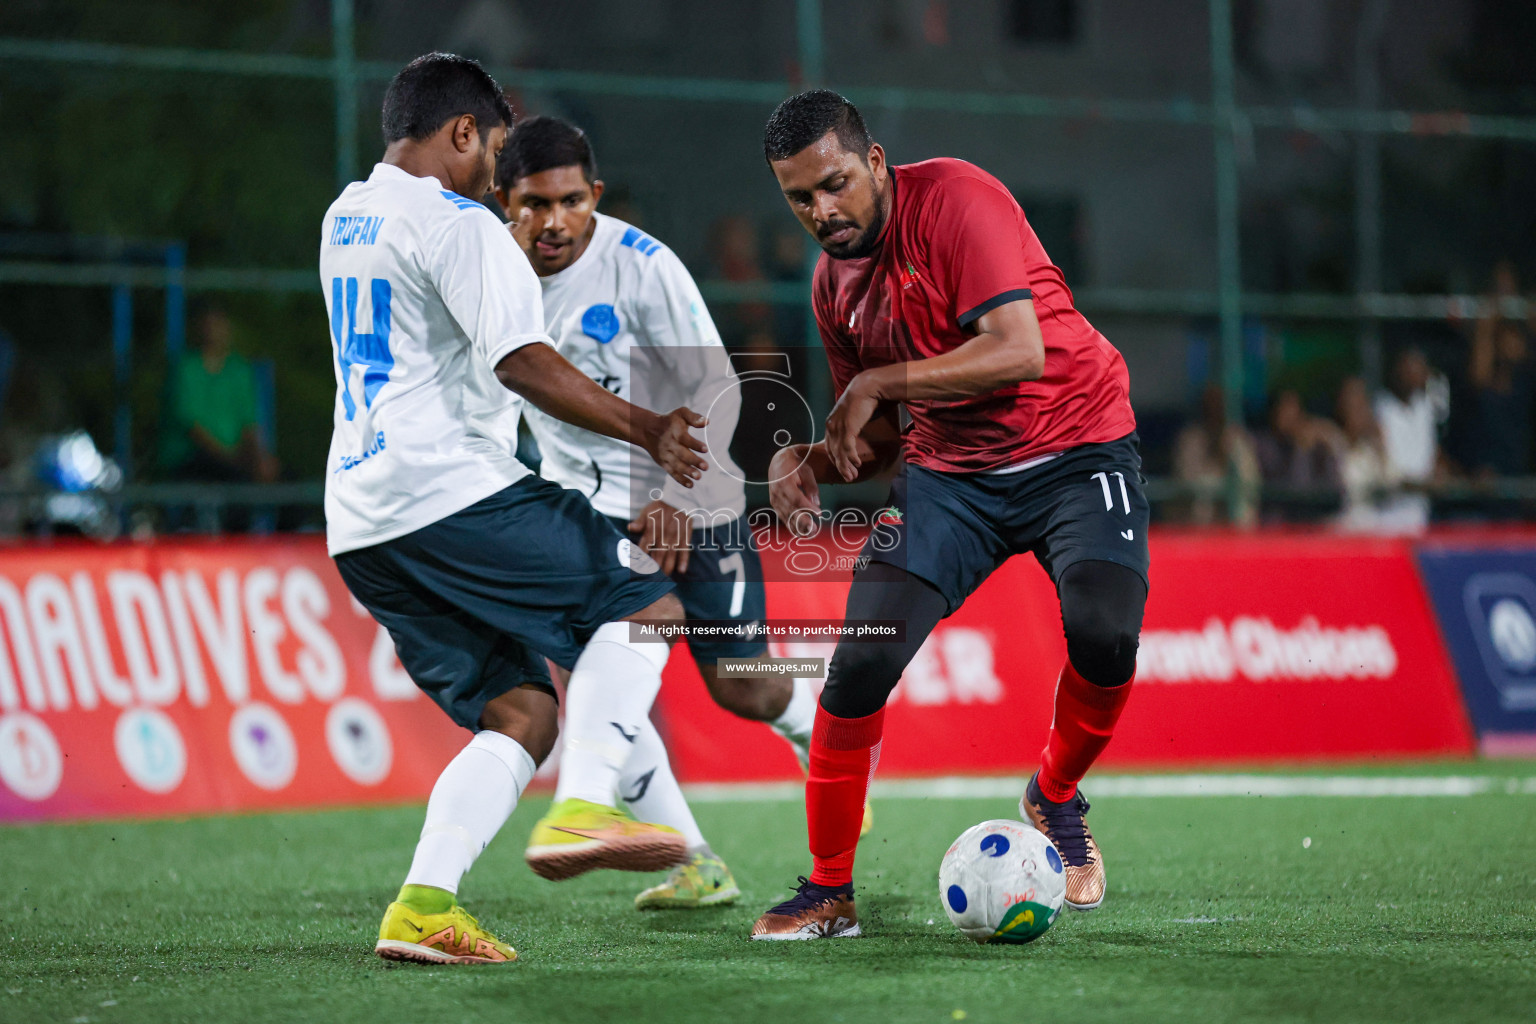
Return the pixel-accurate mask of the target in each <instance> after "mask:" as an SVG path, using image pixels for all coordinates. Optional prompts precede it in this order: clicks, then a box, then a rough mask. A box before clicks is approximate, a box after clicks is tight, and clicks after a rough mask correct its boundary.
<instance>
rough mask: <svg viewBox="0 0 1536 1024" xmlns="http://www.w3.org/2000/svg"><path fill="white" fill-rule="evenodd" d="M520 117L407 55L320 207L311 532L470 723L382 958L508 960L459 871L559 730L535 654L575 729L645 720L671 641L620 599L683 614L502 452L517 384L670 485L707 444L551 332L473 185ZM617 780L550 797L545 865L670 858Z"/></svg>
mask: <svg viewBox="0 0 1536 1024" xmlns="http://www.w3.org/2000/svg"><path fill="white" fill-rule="evenodd" d="M511 121H512V112H511V109H510V108H509V107H508V105H507V101H506V99H505V98H504V97H503V95H502V92H501V89H500V87H499V86H498V85H497V84H496V82H495V81H494V80H492V78H491V77H490V76H489V75H488V74H486V73H485V71H484V70H482V69H481V67H480V65H479V64H477V63H475V62H474V61H471V60H466V59H465V58H463V57H456V56H453V55H451V54H442V53H432V54H427V55H426V56H424V57H420V58H418V59H416V60H414V61H412V62H411V63H410V64H409V65H407V66H406V67H405V68H404V69H403V70H401V71H400V72H399V74H397V75H396V76H395V77H394V79H393V80H392V81H391V82H390V84H389V88H388V90H387V91H386V93H385V96H384V109H383V129H384V139H385V143H386V149H385V152H384V158H383V160H382V162H380V163H379V164H377V165H376V166H375V167H374V169H373V173H372V174H371V175H369V177H368V180H366V181H361V182H354V183H353V184H351V185H349V186H347V188H346V189H345V190H344V191H343V192H342V193H341V195H340V196H339V197H338V198H337V199H336V201H335V202H334V203H333V204H332V205H331V208H330V209H329V210H328V211H327V212H326V214H325V220H324V222H323V224H322V227H321V235H320V284H321V288H322V290H323V292H324V294H325V300H326V305H327V309H328V313H329V321H330V334H331V343H332V351H331V358H332V363H333V366H334V367H335V369H336V404H335V411H334V431H333V434H332V438H331V450H330V455H329V457H328V460H327V465H326V487H325V514H326V540H327V547H328V549H329V551H330V553H331V555H332V556H333V557H334V559H335V562H336V567H337V570H338V571H339V572H340V574H341V576H342V579H343V580H344V581H345V582H346V585H347V588H348V589H349V590H350V591H351V592H352V594H353V596H354V597H356V598H357V600H358V601H359V602H361V603H362V605H363V606H364V607H366V608H367V609H368V611H369V612H370V613H372V615H373V616H374V618H375V619H377V620H378V621H379V622H380V623H381V624H383V625H384V626H385V628H387V629H388V630H389V633H390V636H391V638H392V639H393V640H394V643H395V649H396V651H397V652H398V654H399V656H400V661H401V663H402V664H403V665H404V666H405V669H406V671H407V672H408V673H410V676H411V678H412V680H414V681H415V683H416V684H417V686H419V687H420V688H421V689H422V690H423V691H424V692H425V693H426V694H427V695H428V696H429V697H431V698H432V699H433V701H435V702H436V703H437V704H438V706H439V707H441V708H442V709H443V711H445V712H446V713H447V714H448V715H449V717H451V718H452V719H453V720H454V721H455V722H457V723H458V724H459V725H462V726H464V727H465V728H466V729H469V730H470V731H472V732H473V733H474V734H475V735H474V739H473V740H471V741H470V743H469V745H468V746H466V747H465V748H464V749H463V750H462V751H461V752H460V753H459V754H458V755H457V756H456V757H455V758H454V759H453V760H452V761H451V762H450V763H449V764H448V766H447V768H445V769H444V770H443V773H442V775H441V776H440V777H439V778H438V780H437V783H436V785H435V786H434V787H433V790H432V796H431V798H430V800H429V801H428V803H427V813H426V823H425V826H424V827H423V829H422V833H421V838H420V841H419V842H418V844H417V847H416V852H415V857H414V859H413V860H412V862H411V867H410V870H409V871H408V872H407V874H406V877H405V885H404V886H403V887H402V888H401V890H400V894H399V896H398V897H397V898H396V900H395V902H393V903H391V904H390V905H389V908H388V910H387V911H386V912H385V915H384V920H383V922H382V924H381V925H380V927H379V940H378V944H377V946H376V947H375V951H376V952H377V953H378V954H379V955H380V956H382V957H385V958H387V959H393V960H410V961H417V962H426V963H453V964H466V963H507V962H510V961H511V960H513V959H515V958H516V956H517V954H516V953H515V952H514V951H513V950H512V948H511V947H510V946H509V945H507V944H506V943H504V942H502V941H501V940H500V939H498V938H497V937H496V936H495V935H493V934H491V932H489V931H488V930H486V929H484V928H482V927H481V926H480V925H479V924H478V922H476V921H475V919H474V918H473V917H471V916H470V915H469V914H468V913H467V912H466V911H465V910H464V908H463V907H462V906H460V905H459V904H458V902H457V899H456V895H457V892H458V888H459V884H460V881H461V879H462V877H463V875H464V873H465V872H466V871H468V870H469V867H470V865H471V864H472V863H473V862H474V860H475V858H476V857H477V856H478V855H479V854H480V851H481V850H483V849H484V848H485V846H486V844H487V843H489V842H490V841H491V839H492V837H494V836H495V834H496V832H497V831H498V830H499V829H500V828H501V826H502V825H503V824H504V823H505V822H506V820H507V817H508V816H509V815H510V814H511V813H512V809H513V808H514V807H515V806H516V805H517V800H518V798H519V797H520V796H521V795H522V792H523V788H524V787H525V786H526V785H527V784H528V781H529V779H530V778H532V776H533V773H534V770H535V768H536V767H537V766H538V763H539V762H540V761H542V760H543V759H544V758H545V757H546V756H548V754H549V752H550V750H551V749H552V747H553V745H554V741H555V735H556V716H555V711H556V707H555V694H554V687H553V685H552V684H551V682H550V678H549V673H548V670H547V668H546V667H545V658H546V657H547V658H549V659H551V660H553V661H555V662H556V663H557V664H559V665H562V666H564V667H566V668H568V669H570V670H571V676H570V685H569V688H568V691H567V713H566V732H567V735H568V736H573V737H575V738H576V739H577V740H578V741H585V742H589V743H595V742H599V741H600V740H601V739H604V738H605V734H606V733H607V732H609V731H611V729H613V728H617V729H620V730H621V731H622V730H626V729H627V730H631V731H638V730H639V729H640V728H641V727H642V725H644V723H645V722H646V721H647V717H648V715H649V712H650V706H651V702H652V700H654V699H655V696H656V692H657V690H658V689H659V688H660V686H661V669H662V666H663V665H664V664H665V663H666V657H667V647H666V645H664V644H659V643H654V642H652V643H645V642H635V640H634V639H632V638H631V634H630V630H631V625H630V621H629V620H633V619H636V618H645V619H649V620H661V621H663V622H678V621H680V620H681V618H682V606H681V604H680V603H679V602H678V599H677V598H676V596H674V594H673V590H674V588H673V585H672V583H671V581H669V580H668V579H667V578H666V577H665V576H664V575H663V574H662V573H661V572H660V571H658V567H657V566H656V565H655V564H654V563H651V562H649V559H644V560H642V561H640V562H639V563H638V564H637V563H636V560H635V559H634V558H632V556H631V552H632V549H633V544H632V543H631V542H630V541H629V540H628V539H627V538H625V537H623V536H622V535H621V534H620V533H619V532H618V531H617V530H615V529H614V528H613V526H612V525H611V524H610V523H609V522H608V521H607V520H605V519H604V518H603V517H602V516H600V515H598V514H597V513H595V512H594V511H593V510H592V507H591V506H590V505H589V504H588V503H587V502H586V501H585V500H584V499H583V498H582V496H581V495H579V494H576V493H574V492H572V491H568V490H565V489H563V488H561V487H559V486H556V485H555V484H552V483H550V482H548V481H546V480H541V479H540V478H539V477H537V476H534V475H532V474H531V473H530V472H529V470H528V469H527V468H526V467H525V466H523V464H522V463H520V462H518V461H517V459H516V458H515V457H514V455H513V449H514V446H515V444H516V437H517V424H518V419H519V416H520V413H521V411H522V409H523V403H524V401H526V402H528V403H529V404H530V405H531V406H533V407H536V408H539V409H542V410H543V411H544V412H546V413H548V414H549V415H550V416H553V417H556V418H559V419H563V420H567V421H572V422H575V423H578V424H580V425H581V426H582V427H584V428H586V429H589V430H592V431H595V432H597V433H599V434H603V435H607V436H611V437H615V438H618V439H620V440H622V441H623V442H625V443H628V444H634V445H638V446H640V448H642V449H644V451H645V452H647V453H648V454H649V455H650V456H651V457H652V458H653V459H655V460H656V461H657V463H659V464H660V465H661V466H663V467H665V468H666V471H667V473H669V474H671V476H672V477H674V478H675V479H677V480H679V481H682V482H684V486H685V487H686V486H687V485H688V484H691V483H692V481H693V480H694V479H695V478H696V477H697V476H698V475H699V474H700V473H701V472H702V471H703V470H705V469H707V468H708V464H707V463H706V462H705V461H704V460H703V459H701V458H699V456H698V455H697V454H695V452H701V451H703V450H705V449H704V445H703V443H702V442H701V441H699V440H698V439H697V438H694V437H691V436H690V435H689V433H688V428H689V427H690V426H694V427H703V426H704V425H705V422H706V421H705V420H704V418H703V417H701V416H698V415H697V414H695V413H693V412H690V411H689V410H687V409H677V410H675V411H674V412H672V413H671V414H669V415H666V416H659V415H657V414H655V413H652V412H649V411H647V410H645V409H638V408H635V407H634V406H632V405H630V404H629V403H628V402H625V401H624V400H622V399H620V398H619V397H617V396H616V395H614V394H612V393H611V392H609V391H606V390H604V389H603V388H601V387H598V386H597V385H595V384H594V383H593V382H592V381H591V380H590V379H589V378H588V377H587V376H586V375H585V374H584V373H582V372H581V371H579V370H577V369H576V368H574V367H572V366H571V364H570V363H568V362H567V361H566V360H565V359H563V358H562V357H561V356H560V355H559V354H558V353H557V352H556V351H555V349H554V348H553V346H552V345H551V343H550V338H549V336H548V335H547V334H546V333H545V330H544V314H543V309H542V304H541V301H540V296H539V287H538V283H537V279H536V278H535V277H534V275H533V274H532V272H530V270H529V268H528V262H527V260H526V259H525V258H524V256H523V254H522V253H521V252H520V251H519V250H518V248H517V246H516V244H515V243H514V242H513V241H512V239H510V238H509V237H508V236H507V232H506V230H505V229H504V228H503V226H502V224H501V222H500V220H499V219H498V218H497V217H496V216H495V214H493V213H491V211H490V210H488V209H487V208H486V207H484V206H483V205H481V203H480V202H479V199H480V198H481V197H482V196H484V195H485V194H486V192H487V190H488V189H489V187H490V184H491V179H492V175H493V172H494V170H495V163H496V156H497V154H498V152H499V151H500V149H501V147H502V145H503V143H504V141H505V139H506V133H507V128H508V126H509V125H510V124H511ZM646 563H649V564H646ZM596 679H602V680H605V686H604V689H605V692H604V693H603V694H602V695H601V703H599V702H598V701H597V700H596V699H595V698H597V696H598V695H597V693H596V690H595V689H594V687H593V681H594V680H596ZM608 684H611V685H608ZM583 767H585V770H586V776H585V777H584V778H583V780H581V781H583V782H584V784H586V785H588V786H589V787H594V788H596V789H599V790H601V789H602V788H603V787H605V786H606V787H607V789H608V790H609V791H611V790H612V788H613V787H614V786H615V785H616V784H617V780H618V774H619V770H620V768H621V767H622V764H604V763H601V762H597V763H592V764H587V765H585V766H583ZM572 774H573V775H574V774H577V773H576V771H575V770H573V771H572ZM607 803H611V801H606V802H603V803H594V804H586V805H583V804H581V802H580V801H578V800H572V801H567V803H566V804H565V805H563V806H562V805H557V807H556V808H555V811H556V812H558V814H559V815H560V816H561V821H562V823H563V824H565V825H566V826H568V827H566V828H564V829H557V830H546V831H548V832H549V834H548V835H546V836H544V837H543V838H542V839H541V840H540V843H541V845H542V846H543V847H544V850H543V854H542V857H541V858H540V859H539V863H538V864H536V865H535V866H536V868H538V869H541V873H544V874H546V876H549V875H559V874H571V873H576V872H579V871H585V870H590V869H592V868H595V867H618V868H626V869H629V870H647V871H654V870H658V869H661V868H665V867H668V866H670V865H673V864H676V863H679V862H680V861H682V860H683V859H684V858H685V856H686V849H687V843H686V841H685V840H684V838H683V836H681V835H680V834H678V833H677V832H676V831H675V830H673V829H671V828H667V827H665V826H657V825H649V824H645V823H641V822H637V821H635V820H633V819H632V818H630V817H629V816H628V815H626V814H624V813H623V812H620V811H617V810H615V809H613V808H612V807H610V806H606V804H607ZM536 835H537V833H536Z"/></svg>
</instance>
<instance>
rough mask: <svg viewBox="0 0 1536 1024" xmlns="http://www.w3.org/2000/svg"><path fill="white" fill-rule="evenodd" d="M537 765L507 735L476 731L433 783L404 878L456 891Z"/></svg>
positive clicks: (412, 881)
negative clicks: (418, 839)
mask: <svg viewBox="0 0 1536 1024" xmlns="http://www.w3.org/2000/svg"><path fill="white" fill-rule="evenodd" d="M537 768H538V765H536V764H534V761H533V756H532V755H530V754H529V753H528V751H526V750H524V749H523V745H522V744H521V743H519V742H517V740H515V739H513V738H512V737H510V736H507V735H505V734H504V733H499V732H492V731H490V730H488V729H487V730H483V731H481V732H477V733H475V738H474V739H472V740H470V741H469V745H468V746H467V747H465V748H464V749H463V750H461V751H459V753H458V755H457V756H455V757H454V759H453V760H452V761H449V762H448V767H446V768H444V769H443V774H441V775H439V776H438V777H437V783H436V784H435V785H434V786H433V787H432V796H431V797H430V798H429V799H428V800H427V820H426V824H424V825H423V826H422V829H421V839H420V841H418V842H417V844H416V856H415V857H414V858H413V859H412V860H411V870H410V871H409V872H408V873H407V874H406V876H405V884H406V885H430V886H432V887H434V888H437V889H447V890H448V891H449V892H452V893H456V892H458V891H459V880H460V879H462V878H463V877H464V872H466V871H468V870H469V866H470V865H471V864H473V863H474V862H475V858H476V857H478V856H480V851H481V850H484V849H485V846H486V844H487V843H489V842H490V841H491V839H492V838H493V837H494V836H495V835H496V833H497V832H498V831H500V830H501V826H502V825H504V824H506V822H507V818H508V817H510V816H511V814H512V809H513V808H514V807H516V806H517V800H518V797H520V796H522V795H523V790H524V789H525V788H526V787H527V786H528V780H529V779H531V778H533V773H534V771H535V769H537Z"/></svg>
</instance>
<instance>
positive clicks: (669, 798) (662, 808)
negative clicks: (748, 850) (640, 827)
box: [619, 722, 709, 853]
mask: <svg viewBox="0 0 1536 1024" xmlns="http://www.w3.org/2000/svg"><path fill="white" fill-rule="evenodd" d="M619 799H620V800H623V801H624V803H625V805H626V806H628V807H629V812H630V813H631V814H633V815H634V816H635V817H636V818H639V819H640V820H641V821H650V822H654V823H655V824H657V825H666V826H668V827H670V828H675V829H677V830H678V831H679V832H681V833H682V834H683V838H685V839H687V840H688V852H689V853H699V852H701V851H702V852H706V853H707V852H708V850H709V844H708V843H706V842H705V841H704V833H703V832H700V831H699V823H698V822H696V821H694V820H693V811H692V809H690V808H689V806H688V801H687V800H686V799H685V798H684V797H683V789H682V787H681V786H679V785H678V784H677V776H676V775H673V774H672V762H671V761H670V760H668V758H667V748H666V745H665V744H663V743H662V742H661V734H660V733H658V732H657V731H656V727H655V726H654V725H652V724H651V723H650V722H647V723H645V725H644V727H642V728H641V730H640V735H639V736H636V737H635V746H634V749H633V750H631V751H630V755H629V760H628V761H626V762H625V763H624V771H623V772H622V773H620V775H619Z"/></svg>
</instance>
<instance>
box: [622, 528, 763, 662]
mask: <svg viewBox="0 0 1536 1024" xmlns="http://www.w3.org/2000/svg"><path fill="white" fill-rule="evenodd" d="M609 522H611V523H613V524H614V526H615V527H616V528H618V529H619V530H620V531H621V532H622V531H625V530H627V529H628V524H627V523H625V522H624V520H622V519H619V518H617V517H613V516H610V517H609ZM692 543H693V550H692V552H690V553H689V555H688V569H687V571H686V572H680V573H675V574H674V575H673V576H672V582H673V583H675V584H677V596H678V599H679V600H681V601H682V602H683V611H684V613H685V614H686V615H687V617H688V621H690V622H698V621H701V620H707V621H710V622H718V623H726V622H729V623H740V624H741V625H742V627H743V628H744V629H747V628H750V627H751V626H753V625H760V624H761V623H762V621H763V620H764V619H765V618H766V617H767V615H768V598H767V595H766V594H765V593H764V591H763V562H762V559H761V558H759V557H758V554H757V542H756V541H754V540H753V539H752V531H751V529H750V528H748V526H747V523H746V520H745V519H736V520H733V521H732V522H730V523H723V524H719V525H715V526H706V527H703V528H701V529H698V530H694V531H693V542H692ZM688 650H689V651H690V652H691V653H692V654H693V660H694V661H696V662H698V663H699V664H700V665H713V664H715V663H716V662H718V661H719V660H720V659H721V658H756V657H758V656H759V655H762V654H764V653H766V652H767V650H768V643H767V641H765V640H762V639H753V640H701V639H697V638H695V637H689V638H688Z"/></svg>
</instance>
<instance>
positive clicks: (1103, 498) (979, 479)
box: [864, 434, 1150, 614]
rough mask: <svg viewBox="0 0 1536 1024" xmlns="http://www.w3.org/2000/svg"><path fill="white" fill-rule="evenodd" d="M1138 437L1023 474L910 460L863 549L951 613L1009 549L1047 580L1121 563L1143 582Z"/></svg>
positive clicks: (1144, 509) (1145, 514) (1144, 511)
mask: <svg viewBox="0 0 1536 1024" xmlns="http://www.w3.org/2000/svg"><path fill="white" fill-rule="evenodd" d="M1142 483H1143V480H1142V476H1141V454H1140V442H1139V440H1138V439H1137V437H1136V435H1135V434H1128V435H1126V436H1125V437H1122V438H1120V439H1119V440H1117V441H1110V442H1107V443H1105V444H1085V445H1083V446H1081V447H1079V448H1073V449H1071V450H1070V451H1066V452H1063V453H1062V454H1061V455H1058V456H1057V457H1056V458H1054V459H1051V460H1050V461H1049V462H1045V463H1042V464H1040V465H1038V466H1035V467H1034V468H1032V469H1026V470H1023V471H1021V472H1017V473H1003V474H987V473H940V472H936V471H934V470H931V469H924V468H922V467H921V466H914V465H911V464H906V465H904V466H903V467H902V470H901V472H900V474H898V475H897V477H896V479H895V480H894V481H893V482H892V484H891V497H890V504H889V506H888V507H887V508H886V509H885V510H884V512H883V513H882V514H881V515H879V516H877V522H876V525H875V528H874V530H873V531H871V533H870V538H869V541H868V543H867V544H866V545H865V547H864V555H865V556H867V558H868V559H869V560H870V561H875V562H885V563H887V564H890V565H894V566H897V567H899V568H902V569H905V570H906V571H907V572H909V573H911V574H912V575H914V576H916V577H918V578H919V579H921V580H924V581H926V582H928V583H930V584H932V585H933V586H934V588H935V589H936V590H938V591H939V593H941V594H943V595H944V599H945V601H947V602H948V604H949V613H950V614H952V613H953V612H954V611H955V609H957V608H959V607H960V605H961V603H962V602H963V601H964V600H965V599H966V597H968V596H969V595H970V593H971V592H972V591H973V590H975V589H976V588H977V587H979V586H981V583H982V581H983V580H985V579H986V578H987V577H988V576H990V575H991V574H992V572H993V571H994V570H995V569H996V568H997V567H998V566H1000V565H1002V564H1003V562H1004V561H1006V560H1007V559H1008V558H1009V557H1011V556H1013V555H1019V554H1023V553H1024V552H1026V551H1027V552H1030V553H1032V554H1033V555H1034V556H1035V558H1036V559H1038V560H1039V562H1040V565H1041V567H1043V568H1044V569H1045V571H1046V573H1047V574H1049V575H1050V577H1051V582H1053V583H1055V582H1058V581H1059V580H1060V579H1061V574H1062V573H1063V572H1065V571H1066V569H1067V567H1068V566H1069V565H1072V564H1073V563H1075V562H1084V561H1104V562H1115V563H1117V564H1119V565H1123V566H1125V567H1126V568H1128V569H1134V570H1135V571H1136V572H1137V574H1138V575H1140V576H1141V578H1142V581H1143V582H1145V581H1146V579H1147V567H1148V557H1147V520H1148V518H1149V517H1150V510H1149V508H1148V506H1147V497H1146V494H1145V493H1144V492H1143V491H1142Z"/></svg>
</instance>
